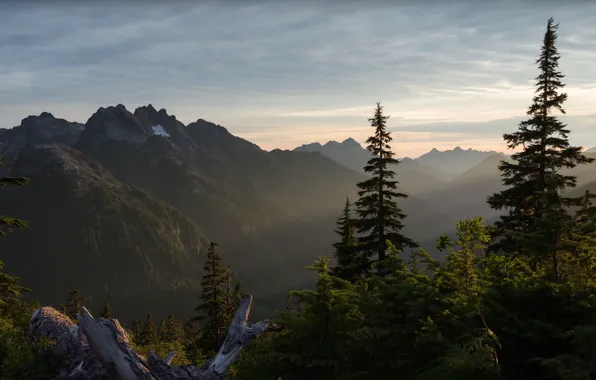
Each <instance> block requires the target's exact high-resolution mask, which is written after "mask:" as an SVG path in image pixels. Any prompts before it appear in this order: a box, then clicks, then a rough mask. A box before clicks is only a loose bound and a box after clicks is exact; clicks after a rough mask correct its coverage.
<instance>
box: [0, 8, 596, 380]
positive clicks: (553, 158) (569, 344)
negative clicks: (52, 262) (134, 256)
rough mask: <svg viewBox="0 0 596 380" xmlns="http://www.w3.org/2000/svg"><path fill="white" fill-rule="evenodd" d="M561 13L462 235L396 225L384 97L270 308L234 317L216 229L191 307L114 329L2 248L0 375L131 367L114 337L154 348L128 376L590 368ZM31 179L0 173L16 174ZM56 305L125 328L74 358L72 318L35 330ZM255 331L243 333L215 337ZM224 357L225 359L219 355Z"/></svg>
mask: <svg viewBox="0 0 596 380" xmlns="http://www.w3.org/2000/svg"><path fill="white" fill-rule="evenodd" d="M557 27H558V24H555V22H554V21H553V19H550V20H549V21H548V24H547V29H546V32H545V34H544V41H543V44H542V47H541V50H540V54H539V56H538V59H537V60H536V65H537V69H538V76H537V77H536V80H535V86H536V87H535V89H536V91H535V96H534V98H533V99H532V102H531V104H530V106H529V107H528V112H527V118H526V119H525V120H524V121H523V122H521V123H520V124H519V126H518V128H517V130H515V131H512V132H511V133H508V134H505V135H504V136H503V138H504V140H505V142H506V143H507V146H508V147H509V148H510V149H512V150H514V151H515V153H513V154H512V156H511V160H510V161H501V163H500V164H499V170H500V173H501V178H502V183H503V185H504V188H503V190H502V191H500V192H497V193H494V194H486V197H487V198H486V199H487V203H488V205H489V206H490V208H491V209H493V210H498V211H501V212H502V213H501V214H500V217H499V219H498V220H497V221H496V222H495V223H494V225H491V224H489V223H487V222H486V221H485V220H484V218H483V217H474V218H468V219H466V220H462V221H460V222H458V223H457V224H456V226H455V228H456V236H455V237H450V236H447V235H443V236H437V239H436V249H437V251H439V252H441V254H442V258H441V259H437V258H436V257H433V255H431V254H429V252H427V250H425V249H424V248H422V247H421V246H420V243H419V242H417V241H416V239H414V238H411V237H409V236H407V234H406V233H404V230H403V229H404V227H405V225H406V224H407V223H408V216H409V215H406V213H405V212H404V211H403V208H402V207H401V203H402V201H403V200H404V199H406V198H407V197H408V195H407V194H405V193H404V192H402V191H401V190H400V183H399V180H400V178H399V175H396V173H395V171H393V170H392V169H391V165H399V160H397V159H396V158H395V152H393V151H392V149H391V141H392V137H391V133H390V131H389V129H388V128H387V120H388V119H389V116H388V115H386V114H385V113H384V110H383V106H382V105H381V104H380V103H378V104H377V105H376V108H375V109H374V113H373V114H372V116H371V118H370V119H369V122H370V126H371V128H370V130H371V135H370V137H369V138H368V140H367V142H366V143H367V150H368V151H369V152H370V153H371V155H372V158H371V159H370V160H369V161H368V163H367V164H366V166H365V167H364V168H363V170H364V172H366V173H368V175H369V176H368V177H367V178H366V179H364V180H362V181H360V182H358V183H354V186H357V190H358V192H357V194H358V195H357V197H356V198H346V194H336V198H337V202H338V204H341V203H342V202H343V204H344V211H343V213H342V214H341V215H339V216H338V218H337V224H336V226H333V225H330V226H329V229H330V230H332V229H333V228H334V227H335V233H336V236H337V242H336V243H335V244H334V245H333V247H330V248H329V249H330V251H329V255H328V256H329V257H326V256H321V257H320V258H319V259H318V260H316V261H315V262H314V263H313V264H312V266H310V267H308V268H306V269H304V270H308V271H312V272H313V273H314V274H315V275H316V276H317V280H316V286H315V288H314V289H311V290H295V291H290V292H289V293H288V295H287V302H286V307H285V309H283V310H280V311H278V312H277V313H276V314H274V315H271V318H272V321H264V322H262V323H261V324H255V325H248V327H247V325H244V324H243V322H244V320H245V319H246V317H248V316H247V314H248V311H249V309H250V302H251V301H252V298H251V297H250V296H247V295H245V294H244V293H245V291H244V289H243V287H242V284H241V281H239V280H238V279H237V278H236V276H235V272H234V271H235V270H236V269H235V268H234V267H231V266H230V265H228V264H227V263H226V262H225V260H222V257H221V255H220V253H219V246H218V243H222V242H221V241H219V242H210V244H208V249H207V252H208V254H207V257H206V260H205V261H204V268H203V277H202V281H201V279H197V281H201V284H200V286H201V291H202V293H201V297H200V299H199V300H197V305H196V310H195V312H194V315H193V316H192V317H191V318H188V319H184V320H183V319H182V318H180V317H178V316H176V315H174V314H170V315H169V316H167V317H164V318H159V319H158V318H154V317H153V316H152V314H145V313H146V311H145V310H138V311H137V315H138V317H137V319H136V320H134V321H132V323H123V329H124V330H118V328H116V327H119V326H120V325H119V324H116V323H115V322H113V321H111V322H108V320H110V319H111V318H114V319H118V315H113V313H112V309H111V307H110V300H109V299H105V300H104V302H103V307H102V308H95V309H92V310H90V313H91V314H93V317H94V318H96V320H95V321H94V320H93V318H91V315H90V314H89V313H88V311H87V308H84V306H86V305H87V297H86V295H85V294H84V293H83V292H81V291H79V290H72V291H71V292H70V294H68V295H65V296H64V298H65V299H64V302H63V303H62V304H61V305H52V306H53V309H52V308H49V307H44V308H43V309H41V310H40V308H41V307H42V306H46V305H44V304H41V303H39V302H34V301H32V300H31V299H30V298H24V297H22V295H25V294H26V293H31V294H33V295H35V291H36V289H28V288H27V283H21V281H20V280H19V278H18V277H15V276H12V275H11V274H10V273H11V271H10V267H6V268H4V267H3V264H2V262H0V379H51V378H98V379H99V378H105V379H107V378H121V379H124V378H127V377H125V375H123V373H125V372H118V371H119V370H116V369H115V368H117V367H118V365H116V364H114V363H118V362H119V360H121V359H122V357H123V356H122V355H130V357H135V358H136V359H135V360H138V362H135V363H137V364H138V363H146V362H149V363H150V364H149V365H148V366H146V365H145V364H142V365H141V364H138V366H137V367H135V368H137V370H138V371H139V372H138V373H139V375H138V377H136V378H139V379H140V378H143V379H145V378H147V379H150V378H154V379H166V378H167V379H183V378H184V379H191V378H196V379H207V378H209V379H212V378H213V379H215V378H218V377H219V378H224V377H225V378H226V379H238V380H244V379H259V380H260V379H262V380H268V379H270V380H276V379H279V378H281V379H283V380H299V379H303V380H307V379H313V380H316V379H321V380H323V379H325V380H332V379H337V380H348V379H350V380H356V379H420V380H422V379H483V380H491V379H495V380H497V379H500V380H518V379H519V380H521V379H536V380H588V379H596V206H595V205H593V203H592V199H593V198H594V196H596V195H594V194H592V193H590V192H589V191H586V192H585V194H583V195H582V196H571V195H570V194H569V192H568V190H569V189H571V188H574V187H575V186H576V178H575V177H574V176H573V175H568V174H566V173H563V170H564V169H569V168H573V167H576V166H579V165H585V164H589V163H590V162H592V161H594V160H593V159H592V158H589V157H586V156H585V155H584V154H583V153H582V147H579V146H572V145H571V144H570V143H569V140H568V136H569V134H570V128H568V127H567V126H566V125H565V124H564V123H563V122H562V121H560V120H559V117H558V115H559V114H561V113H563V114H564V113H565V106H564V103H565V101H566V99H567V95H566V93H565V92H564V90H563V88H564V78H565V75H563V73H562V72H560V71H559V58H560V54H559V52H558V50H557V47H556V40H557ZM528 59H531V57H528ZM471 112H473V110H471ZM32 181H35V178H31V182H32ZM28 182H29V178H26V177H4V178H2V179H1V180H0V183H1V184H2V186H3V187H4V186H5V187H18V188H19V189H18V190H19V191H21V190H24V189H26V188H27V186H30V184H29V183H28ZM110 186H111V185H110ZM2 194H3V193H0V196H2ZM412 212H414V213H415V211H411V212H410V213H412ZM168 215H169V214H168ZM60 217H61V216H60V214H56V215H53V216H52V218H51V219H52V223H61V220H60ZM48 220H50V219H48ZM0 224H1V227H2V230H1V231H2V234H3V235H4V234H26V233H27V228H28V223H27V221H25V220H21V219H17V218H13V217H9V216H2V218H1V219H0ZM13 230H14V231H13ZM1 239H5V237H2V238H1ZM2 254H4V252H2ZM10 254H11V255H18V254H19V252H11V253H10ZM47 254H48V255H53V254H54V253H53V252H50V251H48V252H47ZM31 265H35V263H31ZM47 286H48V287H51V286H52V284H50V283H48V284H47ZM40 301H41V300H40ZM185 306H188V305H185ZM193 307H194V305H193ZM237 310H239V312H238V313H237ZM77 314H78V315H79V316H77ZM166 314H167V313H166ZM32 315H33V319H32ZM39 318H47V319H46V320H44V321H43V322H44V323H45V327H43V325H44V323H40V324H36V323H34V321H35V320H38V319H39ZM102 319H103V320H102ZM40 321H41V320H40ZM51 321H54V322H56V321H58V322H60V323H63V326H72V329H71V330H69V331H75V330H76V329H74V326H76V325H77V324H79V327H82V328H83V329H84V330H85V331H88V332H91V333H97V334H99V331H100V330H101V329H106V331H116V332H117V333H119V334H121V335H117V334H116V335H114V336H119V337H120V338H122V337H123V336H128V338H129V340H130V342H128V341H125V340H122V339H120V340H118V344H119V345H120V346H118V345H117V344H116V343H114V344H113V345H112V346H109V344H108V343H105V342H109V340H110V339H115V338H113V337H112V338H106V341H105V342H103V341H97V340H94V338H93V337H91V339H90V340H89V345H90V346H91V351H93V352H92V353H87V354H86V355H88V356H86V357H85V360H83V361H80V362H77V361H73V360H74V359H73V360H70V359H69V355H71V356H72V355H74V354H72V352H69V350H68V349H67V348H66V349H65V348H64V347H68V344H71V345H76V344H75V343H74V341H75V340H76V339H80V338H81V336H78V335H76V334H74V333H73V334H74V335H72V336H70V337H69V338H68V339H71V340H69V341H68V342H66V341H65V340H64V339H66V338H65V336H60V335H52V334H44V333H40V331H45V332H48V331H51V330H49V329H48V326H49V325H50V324H51V323H50V322H51ZM57 325H58V324H57ZM230 325H231V326H232V327H235V328H238V326H240V327H241V328H240V330H242V334H244V335H234V334H237V333H238V331H240V330H238V329H234V328H230V329H229V330H228V326H230ZM110 326H111V327H110ZM114 326H116V327H114ZM69 328H70V327H69ZM109 329H113V330H109ZM251 329H252V330H251ZM76 331H79V330H76ZM247 331H248V332H247ZM238 334H239V333H238ZM246 334H248V335H246ZM251 334H252V335H251ZM75 335H76V336H75ZM257 335H260V336H257ZM97 336H100V335H97ZM97 336H96V337H97ZM106 336H107V335H106ZM238 336H240V337H241V338H237V337H238ZM226 337H228V338H226ZM230 337H231V338H230ZM234 337H236V338H237V339H232V338H234ZM252 340H254V341H252ZM249 341H252V342H250V344H247V345H246V348H245V349H243V350H242V351H226V350H227V348H226V347H228V346H229V347H231V346H234V345H235V346H234V347H236V348H235V350H240V349H241V348H242V346H243V345H244V343H248V342H249ZM114 342H116V340H114ZM104 343H105V346H104V347H108V346H109V347H112V348H111V349H113V350H114V351H112V353H114V352H120V353H121V355H120V356H118V355H115V354H114V356H113V357H110V356H109V355H107V354H106V352H107V351H102V352H101V353H103V354H106V355H107V356H104V357H103V358H99V356H101V355H100V354H101V353H98V352H97V349H98V347H102V344H104ZM77 344H78V343H77ZM222 345H223V346H224V348H225V349H221V350H220V347H222ZM58 346H60V349H57V347H58ZM118 347H120V349H121V348H122V347H128V348H131V349H132V350H134V352H132V351H126V350H124V351H117V350H118ZM94 350H95V351H94ZM123 352H125V354H123ZM135 352H136V354H135ZM151 352H153V354H152V353H151ZM172 352H174V353H173V354H170V353H172ZM230 352H232V353H230ZM94 354H95V355H96V356H97V357H95V358H96V359H97V360H96V361H93V360H94V359H93V358H94V356H93V355H94ZM137 354H138V355H139V356H135V355H137ZM226 355H228V356H226ZM236 355H237V356H236ZM73 357H74V356H73ZM214 357H215V359H214V360H212V359H211V358H214ZM222 357H224V358H226V360H227V359H229V358H232V359H235V360H233V363H231V362H227V361H226V362H225V363H224V364H221V363H220V362H218V360H220V359H221V358H222ZM106 358H108V359H106ZM156 358H164V359H156ZM218 358H219V359H218ZM71 359H72V358H71ZM122 360H123V359H122ZM128 363H131V362H128ZM156 363H157V364H156ZM131 366H132V364H131ZM189 366H190V367H189ZM174 367H180V368H191V367H192V368H204V370H205V372H204V373H203V372H200V371H199V372H197V371H198V370H196V371H195V372H192V371H194V370H191V369H187V370H184V371H186V372H184V371H182V370H180V372H175V371H177V370H175V369H173V368H174ZM118 368H120V367H118ZM139 368H140V369H139ZM156 368H157V369H160V370H161V371H162V372H159V371H157V370H156ZM169 368H172V369H169ZM168 371H170V372H168ZM209 371H210V372H209ZM183 372H184V373H183ZM130 373H133V372H130ZM140 373H143V374H144V375H140ZM160 373H161V374H162V375H160ZM165 373H169V375H168V376H169V377H166V376H165V375H163V374H165ZM91 374H93V376H96V377H92V376H91ZM174 374H177V375H174ZM193 374H194V375H193ZM77 376H78V377H77ZM116 376H119V377H116ZM160 376H161V377H160ZM193 376H194V377H193ZM207 376H215V377H207Z"/></svg>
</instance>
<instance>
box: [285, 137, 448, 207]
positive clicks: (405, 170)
mask: <svg viewBox="0 0 596 380" xmlns="http://www.w3.org/2000/svg"><path fill="white" fill-rule="evenodd" d="M294 151H295V152H320V153H321V154H323V155H324V156H327V157H329V158H331V159H332V160H334V161H335V162H337V163H339V164H342V165H343V166H345V167H347V168H350V169H352V170H354V171H357V172H359V173H364V170H363V168H364V166H365V165H366V163H367V162H368V160H369V159H370V153H369V152H368V151H367V150H366V149H364V148H363V147H362V146H361V145H360V144H358V143H357V142H356V141H355V140H354V139H352V138H348V139H346V140H344V141H343V142H341V143H339V142H337V141H329V142H327V143H326V144H325V145H321V144H319V143H312V144H305V145H302V146H299V147H298V148H295V149H294ZM390 168H391V170H393V171H395V173H396V174H397V177H396V178H397V180H398V181H399V183H400V186H401V187H402V188H403V189H404V191H405V192H406V193H408V194H411V195H413V196H417V195H420V194H424V193H428V192H429V191H434V190H436V189H438V188H441V187H443V185H444V184H445V183H446V182H447V181H448V180H449V179H451V176H449V175H446V174H445V173H443V172H441V171H440V170H438V169H435V168H433V167H431V166H428V165H426V164H423V163H421V162H418V161H416V160H413V159H411V158H408V157H405V158H403V159H400V163H399V164H398V165H391V166H390Z"/></svg>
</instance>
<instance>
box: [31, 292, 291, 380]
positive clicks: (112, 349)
mask: <svg viewBox="0 0 596 380" xmlns="http://www.w3.org/2000/svg"><path fill="white" fill-rule="evenodd" d="M251 305H252V296H251V295H246V296H244V298H243V299H242V301H241V302H240V305H239V306H238V310H237V311H236V315H235V316H234V318H233V319H232V321H231V323H230V326H229V328H228V335H227V336H226V338H225V340H224V342H223V344H222V346H221V348H220V349H219V351H218V352H217V354H216V355H215V356H214V357H213V359H211V360H209V361H207V364H206V365H205V366H204V367H203V368H199V367H196V366H194V365H187V366H181V367H175V366H170V363H171V361H172V359H173V358H174V355H175V354H176V353H175V352H171V353H170V354H169V355H168V356H167V357H166V358H163V359H160V358H158V357H157V356H155V354H154V353H153V352H150V353H149V355H148V357H144V356H142V355H139V354H137V353H136V352H135V351H134V349H133V348H132V346H131V344H130V340H129V337H128V334H127V333H126V331H125V330H124V329H123V328H122V326H121V325H120V323H119V322H118V320H116V319H109V320H108V319H103V318H99V319H95V318H93V316H92V315H91V313H89V311H88V310H87V309H86V308H85V307H83V308H82V309H81V311H80V313H79V315H78V320H79V326H77V325H76V324H75V323H73V322H72V321H71V320H70V319H69V318H68V317H66V316H64V315H63V314H61V313H59V312H58V311H56V310H55V309H53V308H51V307H42V308H41V309H39V310H37V311H35V312H34V313H33V316H32V318H31V322H30V326H29V334H30V336H31V337H32V338H33V339H39V338H48V339H51V340H52V341H53V345H52V348H53V350H54V352H55V353H56V354H58V355H60V357H61V358H62V366H61V368H60V372H59V373H58V375H57V377H55V378H56V379H73V380H74V379H76V380H78V379H81V380H82V379H92V380H108V379H110V380H135V379H138V380H218V379H223V378H224V376H225V374H226V372H227V371H228V369H229V367H230V366H231V365H232V364H233V363H234V361H235V360H236V359H237V358H238V355H239V354H240V351H241V350H242V348H243V347H244V346H245V345H247V344H248V343H250V342H252V341H253V340H254V339H256V338H257V337H258V336H260V335H261V334H263V333H264V332H270V331H280V330H281V329H282V326H279V325H276V324H275V323H272V322H271V321H267V320H265V321H261V322H258V323H255V324H249V323H248V322H247V319H248V316H249V314H250V310H251Z"/></svg>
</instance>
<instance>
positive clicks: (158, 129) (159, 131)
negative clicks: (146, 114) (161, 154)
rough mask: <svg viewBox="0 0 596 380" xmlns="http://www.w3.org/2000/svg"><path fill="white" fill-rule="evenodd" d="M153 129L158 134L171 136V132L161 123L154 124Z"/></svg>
mask: <svg viewBox="0 0 596 380" xmlns="http://www.w3.org/2000/svg"><path fill="white" fill-rule="evenodd" d="M151 129H153V133H155V134H156V135H158V136H165V137H170V134H169V133H168V132H166V130H165V129H163V127H162V126H161V125H159V124H158V125H154V126H153V127H151Z"/></svg>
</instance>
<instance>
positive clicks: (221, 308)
mask: <svg viewBox="0 0 596 380" xmlns="http://www.w3.org/2000/svg"><path fill="white" fill-rule="evenodd" d="M203 271H204V274H203V281H201V288H202V293H201V296H200V299H201V304H200V305H199V306H198V307H197V308H196V311H197V312H198V314H197V315H196V316H195V317H194V318H193V319H192V320H193V322H195V323H198V324H199V325H200V326H201V334H200V337H199V341H200V342H197V343H199V346H200V347H201V348H202V349H205V350H216V349H217V348H218V347H219V346H220V345H221V344H222V343H223V338H224V336H225V329H226V326H227V322H228V315H229V306H228V302H227V301H228V300H227V297H226V287H227V284H228V276H227V271H226V270H225V269H224V268H222V266H221V258H220V257H219V255H218V254H217V244H216V243H214V242H211V243H210V244H209V250H208V252H207V262H206V263H205V266H204V267H203Z"/></svg>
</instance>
